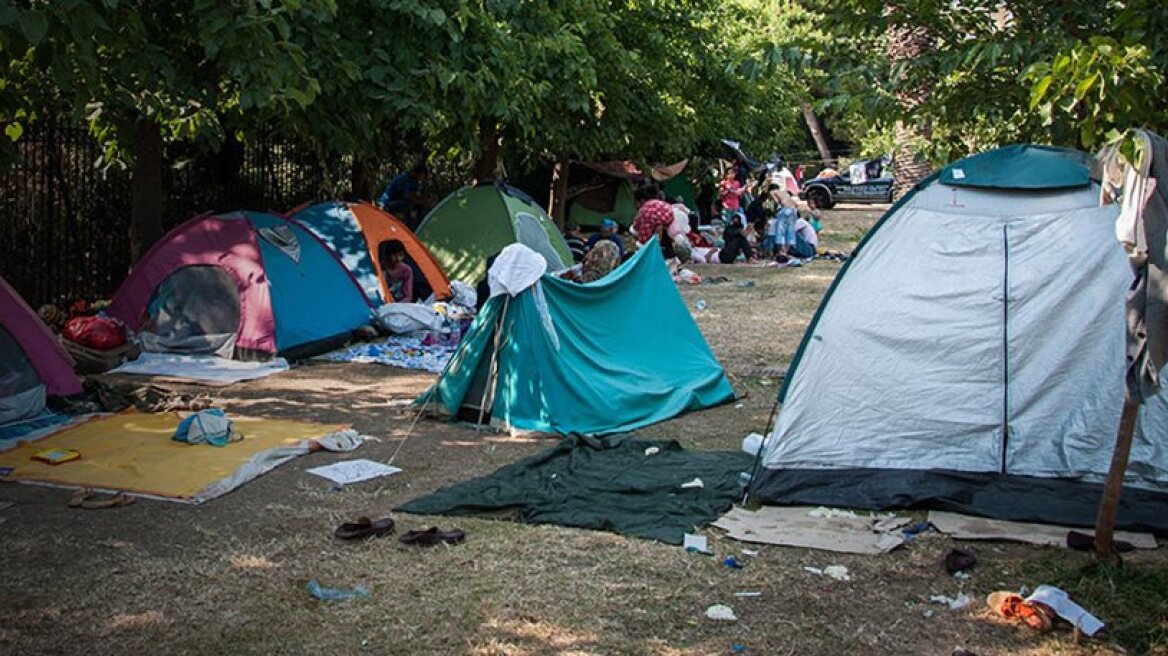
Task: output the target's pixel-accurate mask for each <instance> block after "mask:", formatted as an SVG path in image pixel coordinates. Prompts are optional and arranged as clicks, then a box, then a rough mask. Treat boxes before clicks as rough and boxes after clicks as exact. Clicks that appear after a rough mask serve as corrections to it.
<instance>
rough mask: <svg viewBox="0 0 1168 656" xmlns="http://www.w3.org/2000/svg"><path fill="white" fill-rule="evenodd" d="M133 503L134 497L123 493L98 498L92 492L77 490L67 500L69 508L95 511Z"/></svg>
mask: <svg viewBox="0 0 1168 656" xmlns="http://www.w3.org/2000/svg"><path fill="white" fill-rule="evenodd" d="M131 503H134V497H132V496H130V495H128V494H126V493H125V492H118V493H117V494H114V495H112V496H106V497H99V496H98V495H97V493H96V492H94V491H93V490H77V491H76V492H74V493H73V496H72V498H70V499H69V507H70V508H85V509H86V510H96V509H99V508H116V507H118V506H128V505H130V504H131Z"/></svg>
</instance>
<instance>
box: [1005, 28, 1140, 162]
mask: <svg viewBox="0 0 1168 656" xmlns="http://www.w3.org/2000/svg"><path fill="white" fill-rule="evenodd" d="M1023 77H1024V79H1026V80H1029V81H1031V82H1032V83H1033V86H1032V87H1031V90H1030V109H1031V110H1036V111H1037V112H1038V114H1039V116H1041V118H1042V121H1043V124H1044V125H1054V124H1055V123H1056V122H1060V121H1061V122H1070V123H1073V124H1075V125H1077V126H1078V128H1079V142H1080V143H1081V144H1082V145H1083V146H1084V147H1087V148H1093V147H1095V146H1097V145H1098V144H1099V142H1100V141H1101V140H1113V139H1115V138H1117V137H1119V136H1120V134H1121V132H1122V131H1123V130H1124V129H1126V128H1127V127H1129V126H1139V125H1142V124H1143V123H1145V122H1146V121H1149V120H1154V118H1153V112H1154V111H1155V110H1156V107H1155V102H1154V99H1153V98H1151V97H1149V95H1148V94H1147V93H1146V90H1147V89H1149V88H1156V87H1157V85H1158V83H1159V82H1161V81H1162V80H1163V73H1160V72H1159V71H1157V69H1156V66H1155V64H1153V63H1152V62H1151V53H1150V52H1149V50H1148V47H1147V46H1146V45H1143V44H1139V43H1133V44H1128V45H1124V44H1121V43H1119V42H1117V41H1116V40H1115V39H1112V38H1110V37H1090V38H1088V39H1087V41H1086V42H1085V43H1079V44H1076V45H1074V46H1073V47H1071V48H1070V49H1069V50H1068V51H1066V52H1063V53H1060V54H1059V55H1057V56H1056V57H1055V58H1054V59H1053V61H1051V62H1045V61H1044V62H1039V63H1037V64H1034V65H1032V66H1031V67H1030V68H1029V69H1028V70H1027V71H1026V74H1025V75H1024V76H1023Z"/></svg>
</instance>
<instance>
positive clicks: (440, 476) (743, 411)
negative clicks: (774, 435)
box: [0, 208, 1168, 656]
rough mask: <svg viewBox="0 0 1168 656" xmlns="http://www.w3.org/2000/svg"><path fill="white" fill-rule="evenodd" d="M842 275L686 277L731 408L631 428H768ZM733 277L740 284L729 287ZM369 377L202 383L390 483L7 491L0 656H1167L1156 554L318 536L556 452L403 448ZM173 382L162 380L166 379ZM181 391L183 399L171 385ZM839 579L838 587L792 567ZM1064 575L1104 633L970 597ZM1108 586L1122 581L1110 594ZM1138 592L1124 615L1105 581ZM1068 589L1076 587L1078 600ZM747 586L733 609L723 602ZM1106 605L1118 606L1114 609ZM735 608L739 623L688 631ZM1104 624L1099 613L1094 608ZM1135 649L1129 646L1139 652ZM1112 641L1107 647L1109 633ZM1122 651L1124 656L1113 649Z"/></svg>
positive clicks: (527, 444)
mask: <svg viewBox="0 0 1168 656" xmlns="http://www.w3.org/2000/svg"><path fill="white" fill-rule="evenodd" d="M877 217H878V211H875V210H871V209H861V208H853V209H843V210H836V211H832V212H829V213H828V216H827V220H826V221H825V223H826V227H827V232H826V234H825V239H826V244H827V246H828V247H829V248H833V249H841V250H850V249H851V247H852V246H854V244H855V243H856V242H857V241H858V240H859V238H860V237H861V236H862V234H863V232H864V230H866V229H867V228H868V227H869V226H870V225H871V224H872V223H873V222H874V221H875V219H876V218H877ZM839 267H840V265H839V264H837V263H833V262H813V263H811V264H809V265H808V266H806V267H803V268H801V269H789V270H776V269H773V268H760V267H748V266H736V267H714V266H708V267H701V268H700V272H701V273H702V274H703V275H724V276H727V277H729V278H731V282H729V283H723V284H720V285H701V286H695V287H688V288H685V289H683V290H682V294H683V296H684V297H685V299H686V301H687V303H689V305H690V307H691V308H693V307H694V304H695V302H696V301H697V300H699V299H700V300H705V301H706V304H707V309H706V310H704V311H697V310H694V314H695V317H696V319H697V321H698V323H699V325H700V326H701V328H702V330H703V332H704V333H705V334H706V336H707V338H708V340H709V341H710V344H711V345H712V347H713V349H714V351H715V353H716V354H717V355H718V357H719V359H720V360H721V361H722V362H723V364H724V365H725V367H726V369H727V371H728V373H729V374H730V377H731V380H732V382H733V384H734V386H735V389H736V390H737V391H738V392H739V393H740V394H742V395H743V398H742V399H741V400H740V402H739V403H735V404H729V405H725V406H722V407H719V408H714V409H711V410H708V411H704V412H700V413H694V414H690V415H685V416H682V417H679V418H676V419H674V420H672V421H669V422H666V423H663V424H659V425H656V426H653V427H650V428H648V429H645V430H643V431H641V434H642V435H645V436H647V437H653V438H674V439H677V440H679V441H681V443H682V444H683V445H684V446H686V447H687V448H694V449H736V448H738V447H739V444H740V441H741V439H742V437H743V436H744V435H746V434H747V433H749V432H751V431H759V432H761V431H762V430H763V429H764V428H765V426H766V424H767V419H768V414H769V412H770V410H771V407H772V404H773V400H774V397H775V394H776V392H777V389H778V388H777V386H778V383H779V380H778V378H777V371H778V370H781V369H783V368H784V367H785V366H786V364H787V363H788V362H789V361H790V359H791V357H792V355H793V354H794V351H795V349H796V347H797V345H798V341H799V339H800V337H801V336H802V333H803V329H804V328H805V327H806V325H807V323H808V322H809V320H810V318H811V315H812V313H813V312H814V309H815V307H816V305H817V304H818V302H819V299H820V297H821V296H822V294H823V291H824V290H825V289H826V287H827V286H828V285H829V284H830V282H831V280H832V279H833V277H834V275H835V274H836V272H837V271H838V270H839ZM742 280H752V281H754V283H755V284H754V286H753V287H740V286H738V284H737V283H738V282H739V281H742ZM433 378H434V377H433V376H432V375H429V374H419V373H415V372H407V371H402V370H396V369H390V368H386V367H380V366H378V365H351V364H350V365H337V364H315V365H310V366H304V367H299V368H296V369H294V370H292V371H290V372H288V373H286V374H281V375H278V376H274V377H272V378H268V379H265V380H263V381H259V382H254V383H248V384H240V385H235V386H232V387H228V388H221V389H215V390H211V392H210V393H211V394H212V395H213V396H215V397H216V398H217V399H218V403H219V404H220V405H221V406H223V407H225V408H227V409H228V410H229V411H230V412H233V413H237V414H247V415H257V416H274V417H283V418H299V419H305V420H319V421H325V422H346V423H351V424H352V425H353V426H354V427H355V428H356V429H357V430H359V431H361V432H362V433H365V434H368V435H373V436H376V437H379V438H381V440H382V441H381V442H375V443H372V444H368V445H366V446H364V447H362V448H361V450H360V451H359V452H357V454H358V455H359V456H360V457H365V458H371V459H374V460H386V459H388V458H389V457H390V455H391V454H392V453H394V452H395V450H397V449H398V447H399V446H400V447H401V450H400V453H399V454H398V456H397V458H396V460H395V464H397V465H399V466H401V467H403V468H404V472H403V473H401V474H398V475H395V476H391V477H388V478H383V479H377V480H374V481H371V482H366V483H362V484H357V485H353V486H349V487H347V488H346V489H344V490H343V491H339V492H338V491H333V490H332V489H330V486H329V485H328V484H327V483H326V482H324V481H323V480H321V479H317V478H315V477H313V476H310V475H306V474H304V469H306V468H308V467H313V466H317V465H321V464H327V463H329V462H333V461H335V460H338V457H337V456H336V455H332V454H327V453H323V454H322V453H317V454H311V455H308V456H305V457H302V458H299V459H297V460H294V461H292V462H291V463H289V464H287V465H285V466H283V467H281V468H279V469H277V470H275V471H273V472H271V473H270V474H268V475H266V476H263V477H261V478H260V479H258V480H256V481H254V482H252V483H250V484H248V485H246V486H244V487H243V488H241V489H239V490H237V491H235V492H233V493H231V494H229V495H227V496H225V497H222V498H220V499H217V500H214V501H211V502H209V503H207V504H205V505H202V506H198V507H192V506H185V505H181V504H173V503H164V502H157V501H148V500H139V501H138V502H137V503H135V504H133V505H130V506H126V507H122V508H115V509H108V510H95V511H85V510H74V509H70V508H68V507H66V501H67V500H68V498H69V493H68V492H66V491H63V490H57V489H49V488H42V487H35V486H24V485H4V486H0V501H11V502H14V504H15V505H13V506H12V507H9V508H7V509H5V510H0V518H2V520H3V521H0V536H2V538H0V551H2V557H0V581H2V584H0V653H6V654H74V653H84V654H94V655H97V654H127V653H147V654H155V653H159V654H272V653H282V654H329V655H333V654H372V653H377V654H476V655H487V654H498V655H520V654H576V655H583V654H656V655H660V656H681V655H685V654H731V653H735V645H739V646H741V647H742V649H740V650H739V651H738V653H746V654H780V655H781V654H800V655H803V654H806V655H820V654H822V655H837V654H885V653H895V654H944V655H948V654H950V653H951V652H952V651H953V650H954V648H955V647H964V648H966V649H969V650H971V651H972V652H975V653H977V654H980V655H983V656H985V655H989V654H1081V653H1133V652H1136V653H1138V652H1147V653H1168V601H1166V598H1165V596H1164V594H1165V593H1163V592H1162V593H1160V596H1156V592H1155V591H1156V590H1157V589H1159V588H1164V587H1166V584H1168V575H1165V572H1166V571H1168V560H1166V557H1165V556H1164V555H1163V553H1162V552H1163V551H1164V550H1162V549H1161V550H1159V551H1157V552H1150V553H1140V554H1137V555H1134V556H1131V557H1129V558H1128V559H1127V564H1126V567H1125V570H1124V573H1121V574H1117V575H1114V576H1110V575H1109V576H1103V577H1100V576H1099V575H1098V574H1097V573H1092V570H1091V569H1090V566H1089V561H1088V559H1087V558H1086V556H1084V555H1082V554H1076V553H1072V552H1067V551H1064V550H1059V549H1050V548H1035V547H1029V546H1020V545H1011V544H997V543H984V544H975V545H972V546H970V545H965V548H967V549H971V550H972V551H974V552H976V554H977V556H978V558H979V560H980V563H979V565H978V566H977V567H976V568H975V569H973V570H972V578H971V579H969V580H968V581H965V582H961V581H959V580H956V579H953V578H952V577H949V576H947V575H946V574H945V573H944V571H943V569H942V567H941V565H940V564H939V563H940V560H941V558H942V555H943V554H944V552H945V551H946V550H947V549H948V548H949V547H951V546H953V545H952V543H951V541H950V540H948V539H947V538H943V537H939V536H924V537H922V538H920V539H918V540H916V541H914V542H911V543H909V544H908V545H907V546H906V547H905V548H902V549H899V550H898V551H896V552H893V553H891V554H888V555H884V556H879V557H861V556H846V555H837V554H830V553H825V552H814V551H809V550H802V549H790V548H781V547H765V546H763V547H758V548H757V549H758V551H759V552H760V553H759V555H758V556H757V557H755V558H749V557H744V556H741V554H740V550H741V549H742V548H743V546H746V545H742V544H738V543H734V542H732V541H729V540H726V539H723V538H720V537H718V536H717V531H714V530H709V531H706V533H708V534H709V535H710V536H711V538H712V547H713V549H714V550H715V552H716V553H717V554H719V555H720V556H724V555H729V554H739V556H740V557H741V558H742V559H743V560H745V561H747V565H746V567H745V569H742V570H737V571H736V570H730V569H728V568H726V567H724V566H722V565H721V564H720V562H719V561H720V558H710V557H704V556H698V555H691V554H687V553H686V552H684V551H683V550H681V549H679V548H677V547H673V546H668V545H663V544H657V543H653V542H648V541H645V540H640V539H635V538H625V537H621V536H618V535H613V534H608V533H601V532H594V531H585V530H575V529H566V528H559V527H554V526H526V525H519V524H514V523H510V522H503V521H491V520H485V519H456V520H451V519H449V518H441V517H433V518H432V517H419V516H411V515H405V514H398V515H396V518H397V521H398V533H399V534H400V533H401V532H404V531H405V530H408V529H411V528H422V527H426V526H430V525H434V524H437V525H440V526H442V527H451V526H458V527H460V528H463V529H465V530H466V531H467V532H468V534H469V538H468V540H467V542H466V543H465V544H462V545H459V546H456V547H452V548H446V547H442V548H435V549H430V550H419V549H410V548H405V547H402V546H400V545H399V544H398V543H397V542H396V540H394V539H392V538H390V539H380V540H372V541H368V542H364V543H356V544H353V543H341V542H338V541H336V540H334V539H333V537H332V529H333V527H334V526H335V525H336V524H338V523H339V522H341V521H344V520H347V519H349V518H352V517H355V516H358V515H369V516H374V517H377V516H384V515H386V514H388V513H389V511H390V509H391V508H392V507H394V506H396V505H398V504H400V503H402V502H405V501H407V500H409V499H413V498H415V497H418V496H420V495H423V494H426V493H428V492H430V491H433V490H436V489H438V488H439V487H442V486H443V485H447V484H449V483H452V482H455V481H460V480H465V479H467V478H471V477H474V476H479V475H483V474H487V473H489V472H491V471H493V470H495V469H496V468H498V467H499V466H501V465H503V464H506V463H510V462H513V461H515V460H516V459H519V458H521V457H524V456H527V455H530V454H533V453H535V452H537V451H539V450H541V449H543V448H546V447H547V446H549V444H550V442H548V441H546V440H524V439H514V438H510V437H504V436H499V435H493V434H476V433H475V431H474V430H472V429H468V428H465V427H460V426H455V425H451V424H445V423H439V422H436V421H431V420H423V421H421V422H420V423H419V424H418V426H417V428H416V429H415V430H414V432H413V434H412V435H411V436H410V438H409V439H408V440H407V441H406V442H405V444H404V445H401V440H402V438H403V437H404V436H405V434H406V432H407V429H408V427H409V423H410V421H411V419H412V415H410V414H408V412H407V411H405V410H403V406H404V404H405V403H406V402H407V401H409V400H411V399H413V398H414V397H415V396H416V395H418V394H419V393H421V392H422V391H423V390H424V389H425V388H426V387H427V386H428V385H429V383H430V382H431V381H432V380H433ZM176 387H178V386H176ZM180 389H184V390H188V391H189V390H190V389H195V388H180ZM830 564H842V565H845V566H846V567H848V569H849V570H850V571H851V574H852V581H850V582H836V581H833V580H831V579H828V578H824V577H820V576H815V575H812V574H809V573H808V572H806V571H804V567H805V566H814V567H823V566H826V565H830ZM314 578H315V579H318V580H319V581H320V582H321V584H322V585H325V586H333V587H342V588H347V587H351V586H357V585H360V586H365V587H366V588H368V589H369V590H370V596H369V597H368V598H364V599H354V600H349V601H345V602H340V603H334V604H326V603H322V602H319V601H317V600H315V599H314V598H312V597H311V596H310V595H309V594H308V593H307V592H306V591H305V584H306V583H307V582H308V581H309V580H310V579H314ZM1043 582H1057V583H1059V584H1061V585H1064V586H1066V587H1068V589H1072V590H1073V591H1074V592H1075V593H1076V594H1078V591H1080V590H1082V591H1084V592H1083V594H1087V595H1088V597H1089V599H1087V600H1085V601H1088V602H1092V603H1094V604H1098V605H1095V606H1092V603H1088V605H1089V606H1091V607H1092V609H1093V610H1096V611H1097V612H1099V613H1100V614H1103V619H1105V620H1106V621H1109V622H1112V623H1114V625H1115V628H1116V630H1115V632H1114V634H1113V635H1114V636H1118V637H1113V638H1112V639H1111V640H1103V641H1090V640H1084V641H1083V642H1082V644H1076V642H1075V638H1074V636H1073V635H1072V633H1071V631H1070V630H1066V629H1064V630H1060V631H1058V632H1055V633H1051V634H1045V635H1043V634H1037V633H1034V632H1031V631H1029V630H1027V629H1024V628H1019V627H1016V626H1012V625H1010V624H1007V623H1005V622H1003V621H1000V620H997V619H995V618H993V617H992V616H991V615H990V613H989V612H988V611H987V610H986V609H985V607H984V604H983V603H981V601H980V600H981V599H983V598H984V596H985V594H986V593H988V592H990V591H992V590H995V589H999V588H1015V589H1016V588H1018V587H1020V586H1023V585H1026V586H1029V587H1031V588H1033V587H1034V586H1036V585H1037V584H1040V583H1043ZM1117 582H1118V583H1117ZM1139 585H1145V586H1146V587H1145V589H1146V590H1148V591H1150V592H1148V594H1147V596H1145V597H1142V598H1141V599H1139V600H1135V602H1134V603H1125V602H1124V600H1123V598H1122V594H1120V592H1117V588H1123V587H1125V586H1139ZM1076 586H1077V587H1076ZM959 589H964V590H965V591H967V592H969V593H970V594H971V595H972V596H973V597H974V598H975V600H977V601H976V602H975V603H973V604H971V605H970V606H968V607H967V608H965V609H962V610H959V611H950V610H948V609H947V608H946V607H944V606H941V605H938V604H935V603H931V602H930V601H929V596H930V595H934V594H946V595H950V596H953V595H955V594H956V593H957V592H958V590H959ZM740 591H753V592H760V593H761V594H760V595H759V596H757V597H751V598H740V597H735V596H734V593H735V592H740ZM1113 602H1114V603H1113ZM719 603H721V604H728V605H730V606H731V607H733V609H734V611H735V613H736V614H737V615H738V617H739V620H738V621H737V622H713V621H710V620H707V619H706V618H705V616H704V612H705V609H706V607H708V606H709V605H711V604H719ZM1108 613H1114V614H1108ZM1132 636H1135V637H1132ZM1116 640H1118V641H1120V642H1115V641H1116ZM1124 648H1126V649H1127V652H1125V651H1123V650H1124Z"/></svg>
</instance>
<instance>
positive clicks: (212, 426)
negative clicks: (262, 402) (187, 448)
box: [173, 408, 243, 446]
mask: <svg viewBox="0 0 1168 656" xmlns="http://www.w3.org/2000/svg"><path fill="white" fill-rule="evenodd" d="M173 439H174V440H175V441H176V442H185V443H187V444H210V445H211V446H226V445H227V444H228V443H229V442H238V441H239V440H242V439H243V435H240V433H239V431H237V430H235V424H233V423H232V422H231V420H230V419H228V418H227V414H226V413H224V412H223V411H222V410H220V409H219V408H210V409H208V410H200V411H198V412H196V413H195V414H193V415H191V416H189V417H187V418H186V419H183V420H182V421H181V422H179V424H178V428H176V429H175V431H174V437H173Z"/></svg>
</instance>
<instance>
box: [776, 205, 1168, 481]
mask: <svg viewBox="0 0 1168 656" xmlns="http://www.w3.org/2000/svg"><path fill="white" fill-rule="evenodd" d="M1116 212H1117V210H1116V208H1115V207H1113V206H1108V207H1099V206H1098V190H1097V189H1095V188H1081V189H1077V190H1070V191H1065V190H1064V191H1055V192H1005V191H988V190H979V189H969V188H956V187H949V186H945V185H942V184H940V183H936V182H934V183H932V184H931V185H930V186H929V187H927V188H926V189H924V190H922V191H920V192H918V193H916V194H915V195H914V196H913V197H912V198H911V199H910V200H909V201H908V202H907V203H906V204H905V205H903V206H902V207H900V208H899V209H898V210H897V211H896V213H895V214H894V215H892V216H889V217H887V218H886V220H885V222H884V223H883V224H882V225H881V226H880V227H879V228H878V230H877V232H876V233H875V234H873V235H872V236H871V239H870V241H869V242H868V243H867V244H865V246H864V247H863V249H862V250H861V252H860V253H859V255H858V256H857V257H856V258H855V260H854V261H853V262H852V263H851V264H850V265H849V268H848V270H847V271H846V274H845V275H844V277H843V278H841V279H840V280H839V282H838V285H837V287H836V289H835V290H834V292H833V293H832V295H831V297H830V299H829V300H825V303H826V305H825V307H824V308H823V309H822V316H821V317H820V318H819V321H818V323H817V325H816V326H815V332H814V333H813V335H812V336H811V338H810V340H809V341H808V343H807V346H806V348H805V350H804V352H803V354H802V357H801V360H800V361H799V362H798V363H797V366H796V368H795V370H794V372H793V373H792V376H793V377H792V380H791V382H790V387H789V388H788V389H787V392H786V396H785V399H784V405H783V408H782V411H781V412H780V414H779V416H778V418H777V421H776V427H775V433H774V434H775V435H776V436H777V438H776V439H774V440H768V441H767V448H766V452H765V454H764V461H763V464H764V465H765V466H766V467H768V468H772V469H780V468H781V469H833V468H875V469H946V470H960V471H970V472H998V471H1001V470H1002V468H1003V453H1002V449H1003V446H1005V449H1006V454H1005V471H1006V473H1009V474H1016V475H1031V476H1044V477H1082V478H1083V479H1084V480H1088V481H1101V480H1102V479H1103V478H1104V477H1105V475H1106V472H1107V468H1108V464H1109V458H1110V454H1111V447H1112V445H1113V444H1114V440H1115V430H1116V427H1117V426H1118V421H1119V412H1120V409H1121V407H1122V404H1123V399H1122V394H1123V385H1122V377H1123V366H1124V335H1125V324H1124V294H1125V292H1126V290H1127V288H1128V286H1129V285H1130V283H1131V272H1130V269H1129V267H1128V265H1127V261H1126V258H1125V257H1124V254H1123V251H1122V249H1121V248H1120V247H1119V245H1118V244H1117V243H1116V242H1115V238H1114V235H1113V233H1114V221H1115V216H1116ZM1153 405H1154V404H1153ZM1150 414H1154V416H1152V417H1148V416H1145V417H1144V419H1143V422H1144V424H1145V433H1146V432H1147V428H1146V427H1147V426H1157V427H1160V426H1163V422H1164V421H1166V420H1165V419H1164V417H1166V416H1168V408H1163V409H1162V410H1156V409H1155V408H1153V407H1151V406H1149V409H1148V410H1146V411H1145V415H1150ZM1004 425H1008V426H1009V431H1010V433H1009V435H1008V436H1003V435H1002V429H1003V426H1004ZM1162 434H1168V433H1162ZM1132 455H1133V459H1132V467H1131V469H1130V470H1129V480H1131V482H1133V483H1135V484H1142V485H1144V486H1151V487H1155V486H1156V484H1158V483H1163V484H1168V475H1166V474H1165V463H1168V453H1165V452H1164V450H1163V448H1162V447H1155V446H1154V445H1153V444H1152V443H1151V442H1149V441H1148V440H1147V439H1144V440H1143V441H1142V442H1139V443H1138V446H1137V448H1136V449H1134V450H1133V454H1132Z"/></svg>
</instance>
